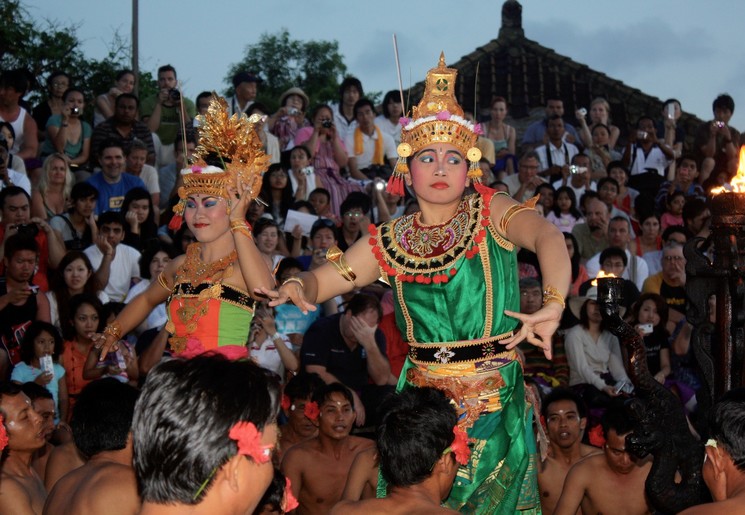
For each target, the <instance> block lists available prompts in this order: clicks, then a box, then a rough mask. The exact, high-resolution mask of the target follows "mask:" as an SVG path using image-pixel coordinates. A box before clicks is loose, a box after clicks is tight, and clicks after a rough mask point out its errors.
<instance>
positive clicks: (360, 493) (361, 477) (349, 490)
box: [341, 447, 379, 501]
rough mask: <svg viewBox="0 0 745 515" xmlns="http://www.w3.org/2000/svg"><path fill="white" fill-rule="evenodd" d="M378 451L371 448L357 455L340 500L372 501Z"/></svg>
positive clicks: (375, 482)
mask: <svg viewBox="0 0 745 515" xmlns="http://www.w3.org/2000/svg"><path fill="white" fill-rule="evenodd" d="M378 461H379V459H378V449H377V448H376V447H371V448H369V449H366V450H364V451H362V452H361V453H359V454H358V455H357V457H356V458H354V461H353V462H352V467H351V468H350V469H349V475H348V476H347V484H345V485H344V492H342V494H341V498H342V500H344V501H359V500H362V499H374V498H375V495H376V492H377V489H378V470H379V469H378Z"/></svg>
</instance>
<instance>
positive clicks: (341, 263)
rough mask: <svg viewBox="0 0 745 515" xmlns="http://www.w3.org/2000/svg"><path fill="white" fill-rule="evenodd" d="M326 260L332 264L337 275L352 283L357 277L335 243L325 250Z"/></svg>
mask: <svg viewBox="0 0 745 515" xmlns="http://www.w3.org/2000/svg"><path fill="white" fill-rule="evenodd" d="M326 260H327V261H328V262H329V263H331V264H332V265H334V267H335V268H336V271H337V272H339V275H341V276H342V277H343V278H344V279H346V280H347V281H349V282H350V283H354V280H355V279H357V275H356V274H355V273H354V272H353V271H352V267H351V266H349V264H348V263H347V260H346V258H345V257H344V252H342V251H341V249H340V248H339V247H337V246H336V245H334V246H333V247H331V248H329V249H328V250H327V251H326Z"/></svg>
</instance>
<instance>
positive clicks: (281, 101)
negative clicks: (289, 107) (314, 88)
mask: <svg viewBox="0 0 745 515" xmlns="http://www.w3.org/2000/svg"><path fill="white" fill-rule="evenodd" d="M290 95H297V96H299V97H300V98H301V99H302V100H303V112H305V111H306V110H307V109H308V104H310V99H309V98H308V95H306V94H305V91H303V90H302V89H300V88H290V89H288V90H287V91H285V92H284V93H282V96H281V97H279V106H280V107H282V106H283V105H285V100H287V97H289V96H290Z"/></svg>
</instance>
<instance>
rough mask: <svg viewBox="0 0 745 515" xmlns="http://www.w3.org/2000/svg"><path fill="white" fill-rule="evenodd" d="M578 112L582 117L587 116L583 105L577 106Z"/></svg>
mask: <svg viewBox="0 0 745 515" xmlns="http://www.w3.org/2000/svg"><path fill="white" fill-rule="evenodd" d="M579 114H580V116H582V117H585V116H587V109H585V108H584V107H580V108H579Z"/></svg>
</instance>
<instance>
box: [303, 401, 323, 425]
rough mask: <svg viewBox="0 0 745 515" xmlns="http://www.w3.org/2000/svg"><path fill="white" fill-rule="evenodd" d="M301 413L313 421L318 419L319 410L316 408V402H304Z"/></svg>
mask: <svg viewBox="0 0 745 515" xmlns="http://www.w3.org/2000/svg"><path fill="white" fill-rule="evenodd" d="M303 413H304V414H305V416H306V417H308V418H309V419H310V420H312V421H313V422H315V421H316V420H318V415H319V414H320V413H321V410H320V409H318V403H317V402H313V401H310V402H306V403H305V407H304V408H303Z"/></svg>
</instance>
